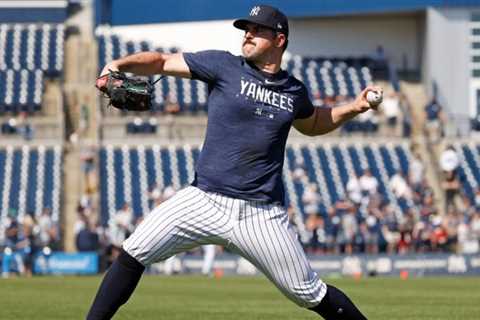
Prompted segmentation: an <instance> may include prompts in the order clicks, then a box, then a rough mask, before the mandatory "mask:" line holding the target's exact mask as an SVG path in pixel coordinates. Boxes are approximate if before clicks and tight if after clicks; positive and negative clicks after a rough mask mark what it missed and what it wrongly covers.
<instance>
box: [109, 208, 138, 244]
mask: <svg viewBox="0 0 480 320" xmlns="http://www.w3.org/2000/svg"><path fill="white" fill-rule="evenodd" d="M133 229H134V225H133V212H132V209H131V208H130V205H129V204H128V203H124V204H123V207H122V208H121V209H120V210H118V211H117V213H115V216H114V217H113V218H111V219H110V221H109V233H110V243H111V244H112V246H114V247H116V248H120V247H121V246H122V243H123V241H124V240H125V239H127V238H128V236H129V235H130V234H131V233H132V231H133Z"/></svg>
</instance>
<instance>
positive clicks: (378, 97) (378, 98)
mask: <svg viewBox="0 0 480 320" xmlns="http://www.w3.org/2000/svg"><path fill="white" fill-rule="evenodd" d="M382 100H383V93H382V91H368V92H367V101H368V103H370V106H372V107H376V106H378V105H379V104H380V103H382Z"/></svg>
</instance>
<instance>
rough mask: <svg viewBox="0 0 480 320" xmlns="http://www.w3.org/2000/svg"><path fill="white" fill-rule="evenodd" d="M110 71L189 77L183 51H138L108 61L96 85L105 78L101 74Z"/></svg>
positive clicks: (100, 85)
mask: <svg viewBox="0 0 480 320" xmlns="http://www.w3.org/2000/svg"><path fill="white" fill-rule="evenodd" d="M110 70H111V71H123V72H131V73H134V74H136V75H143V76H149V75H154V74H161V75H167V76H175V77H182V78H191V73H190V68H189V67H188V65H187V63H186V62H185V59H184V58H183V53H173V54H166V53H160V52H139V53H135V54H132V55H129V56H126V57H123V58H120V59H117V60H113V61H112V62H110V63H108V64H107V65H106V66H105V67H104V68H103V70H102V72H101V73H100V78H99V79H98V80H97V86H98V87H103V86H104V85H105V84H106V79H105V78H101V76H103V75H106V74H108V73H109V72H110Z"/></svg>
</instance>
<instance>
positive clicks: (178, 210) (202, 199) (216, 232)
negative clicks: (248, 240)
mask: <svg viewBox="0 0 480 320" xmlns="http://www.w3.org/2000/svg"><path fill="white" fill-rule="evenodd" d="M229 201H230V202H233V200H230V199H228V198H225V197H222V196H220V195H215V194H207V193H205V192H203V191H202V190H200V189H198V188H196V187H192V186H190V187H187V188H185V189H183V190H181V191H179V192H177V194H175V195H174V196H173V197H172V198H170V199H169V200H167V201H165V202H164V203H162V204H161V205H159V206H158V207H156V208H155V209H154V210H153V211H152V212H151V213H150V214H148V215H147V216H146V217H145V220H144V221H142V223H140V225H139V226H138V227H137V229H136V230H135V231H134V232H133V234H132V235H131V236H130V237H129V238H128V239H127V240H125V241H124V243H123V248H124V250H125V251H127V252H128V253H129V254H130V255H131V256H133V257H134V258H135V259H137V260H138V261H139V262H140V263H142V264H144V265H149V264H152V263H154V262H157V261H161V260H165V259H167V258H169V257H171V256H173V255H175V254H177V253H180V252H184V251H187V250H189V249H192V248H194V247H197V246H199V245H202V244H211V243H213V244H219V245H226V244H227V242H226V241H225V240H224V239H225V238H226V236H225V234H227V233H228V232H229V231H230V230H231V229H232V227H231V222H230V216H231V210H230V211H227V210H221V209H223V208H221V207H220V205H224V206H228V202H229Z"/></svg>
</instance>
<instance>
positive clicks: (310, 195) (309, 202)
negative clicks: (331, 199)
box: [302, 183, 320, 215]
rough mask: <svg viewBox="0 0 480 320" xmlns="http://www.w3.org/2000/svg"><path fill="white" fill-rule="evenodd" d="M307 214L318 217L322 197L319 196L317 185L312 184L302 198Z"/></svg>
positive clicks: (307, 187)
mask: <svg viewBox="0 0 480 320" xmlns="http://www.w3.org/2000/svg"><path fill="white" fill-rule="evenodd" d="M302 202H303V206H304V208H305V213H306V214H309V215H316V214H317V213H318V205H319V204H320V195H319V194H318V189H317V185H316V184H315V183H310V184H308V185H307V186H306V188H305V191H304V193H303V196H302Z"/></svg>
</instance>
